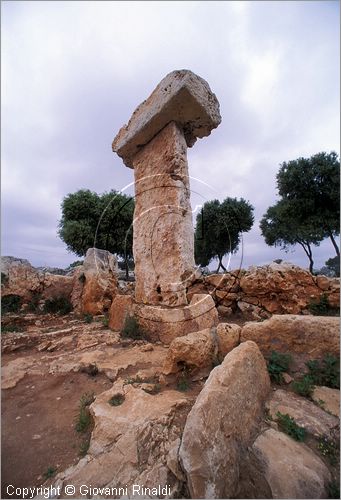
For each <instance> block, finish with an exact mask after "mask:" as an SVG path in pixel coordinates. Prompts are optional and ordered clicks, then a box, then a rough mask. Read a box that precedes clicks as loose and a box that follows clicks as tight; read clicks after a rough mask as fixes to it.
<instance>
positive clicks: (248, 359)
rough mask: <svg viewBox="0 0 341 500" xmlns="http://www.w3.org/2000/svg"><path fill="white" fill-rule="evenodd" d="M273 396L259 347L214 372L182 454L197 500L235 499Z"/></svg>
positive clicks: (246, 346) (191, 418)
mask: <svg viewBox="0 0 341 500" xmlns="http://www.w3.org/2000/svg"><path fill="white" fill-rule="evenodd" d="M269 390H270V380H269V375H268V372H267V369H266V364H265V361H264V358H263V356H262V355H261V353H260V351H259V349H258V347H257V345H256V344H255V343H254V342H245V343H243V344H241V345H239V346H238V347H236V348H235V349H233V351H231V352H230V353H229V354H227V356H226V357H225V359H224V361H223V363H222V364H221V365H220V366H218V367H216V368H215V369H214V370H213V371H212V372H211V374H210V376H209V378H208V380H207V382H206V384H205V386H204V388H203V390H202V391H201V393H200V394H199V396H198V398H197V400H196V402H195V404H194V406H193V407H192V409H191V411H190V413H189V415H188V417H187V421H186V425H185V429H184V432H183V437H182V443H181V446H180V451H179V458H180V463H181V465H182V468H183V470H184V472H185V475H186V478H187V485H188V489H189V492H190V496H191V498H234V495H235V493H236V491H237V489H238V480H239V475H240V474H239V472H240V471H239V467H240V463H241V460H242V459H243V457H244V454H245V448H246V447H247V446H248V445H249V444H250V442H251V441H252V436H253V433H254V431H255V429H256V428H257V425H258V424H259V419H260V417H261V415H262V410H263V403H264V400H265V398H266V397H267V394H268V392H269Z"/></svg>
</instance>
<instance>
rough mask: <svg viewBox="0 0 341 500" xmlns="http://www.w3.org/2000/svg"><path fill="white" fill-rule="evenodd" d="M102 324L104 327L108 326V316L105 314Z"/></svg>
mask: <svg viewBox="0 0 341 500" xmlns="http://www.w3.org/2000/svg"><path fill="white" fill-rule="evenodd" d="M102 325H103V326H104V328H108V326H109V318H108V317H107V316H105V317H104V318H102Z"/></svg>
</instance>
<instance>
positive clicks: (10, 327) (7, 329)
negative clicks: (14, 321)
mask: <svg viewBox="0 0 341 500" xmlns="http://www.w3.org/2000/svg"><path fill="white" fill-rule="evenodd" d="M22 331H23V329H22V327H21V326H17V325H3V324H2V323H1V333H10V332H22Z"/></svg>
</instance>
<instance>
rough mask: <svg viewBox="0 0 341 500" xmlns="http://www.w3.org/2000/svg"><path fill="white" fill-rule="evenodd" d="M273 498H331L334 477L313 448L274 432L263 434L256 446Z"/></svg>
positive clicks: (255, 443)
mask: <svg viewBox="0 0 341 500" xmlns="http://www.w3.org/2000/svg"><path fill="white" fill-rule="evenodd" d="M252 450H253V452H254V453H255V454H256V456H257V458H258V459H259V461H260V463H261V465H262V468H263V471H264V475H265V478H266V480H267V482H268V484H269V486H270V488H271V492H272V498H327V488H328V483H329V482H330V479H331V475H330V472H329V470H328V468H327V467H326V465H325V464H324V463H323V462H322V460H321V459H320V458H319V457H318V456H316V455H315V454H314V453H313V452H312V451H311V450H310V448H308V447H307V446H306V445H304V444H302V443H297V442H296V441H294V440H293V439H291V438H290V437H289V436H287V435H285V434H283V433H282V432H278V431H276V430H274V429H267V430H266V431H265V432H263V433H262V434H260V435H259V436H258V437H257V439H256V441H255V442H254V444H253V447H252Z"/></svg>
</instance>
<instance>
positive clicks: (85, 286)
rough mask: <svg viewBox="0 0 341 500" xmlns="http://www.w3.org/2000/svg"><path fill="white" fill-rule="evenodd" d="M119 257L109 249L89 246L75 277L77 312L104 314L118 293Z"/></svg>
mask: <svg viewBox="0 0 341 500" xmlns="http://www.w3.org/2000/svg"><path fill="white" fill-rule="evenodd" d="M117 272H118V266H117V259H116V257H115V256H114V255H113V254H111V253H110V252H108V251H107V250H100V249H98V248H89V249H88V251H87V252H86V256H85V259H84V263H83V265H82V266H79V267H78V269H77V272H76V274H75V277H74V288H73V291H72V303H73V307H74V309H75V310H76V311H77V312H81V313H88V314H93V315H96V314H103V313H104V312H107V311H109V309H110V306H111V302H112V299H113V297H114V296H115V295H116V293H117V288H118V281H117Z"/></svg>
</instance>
